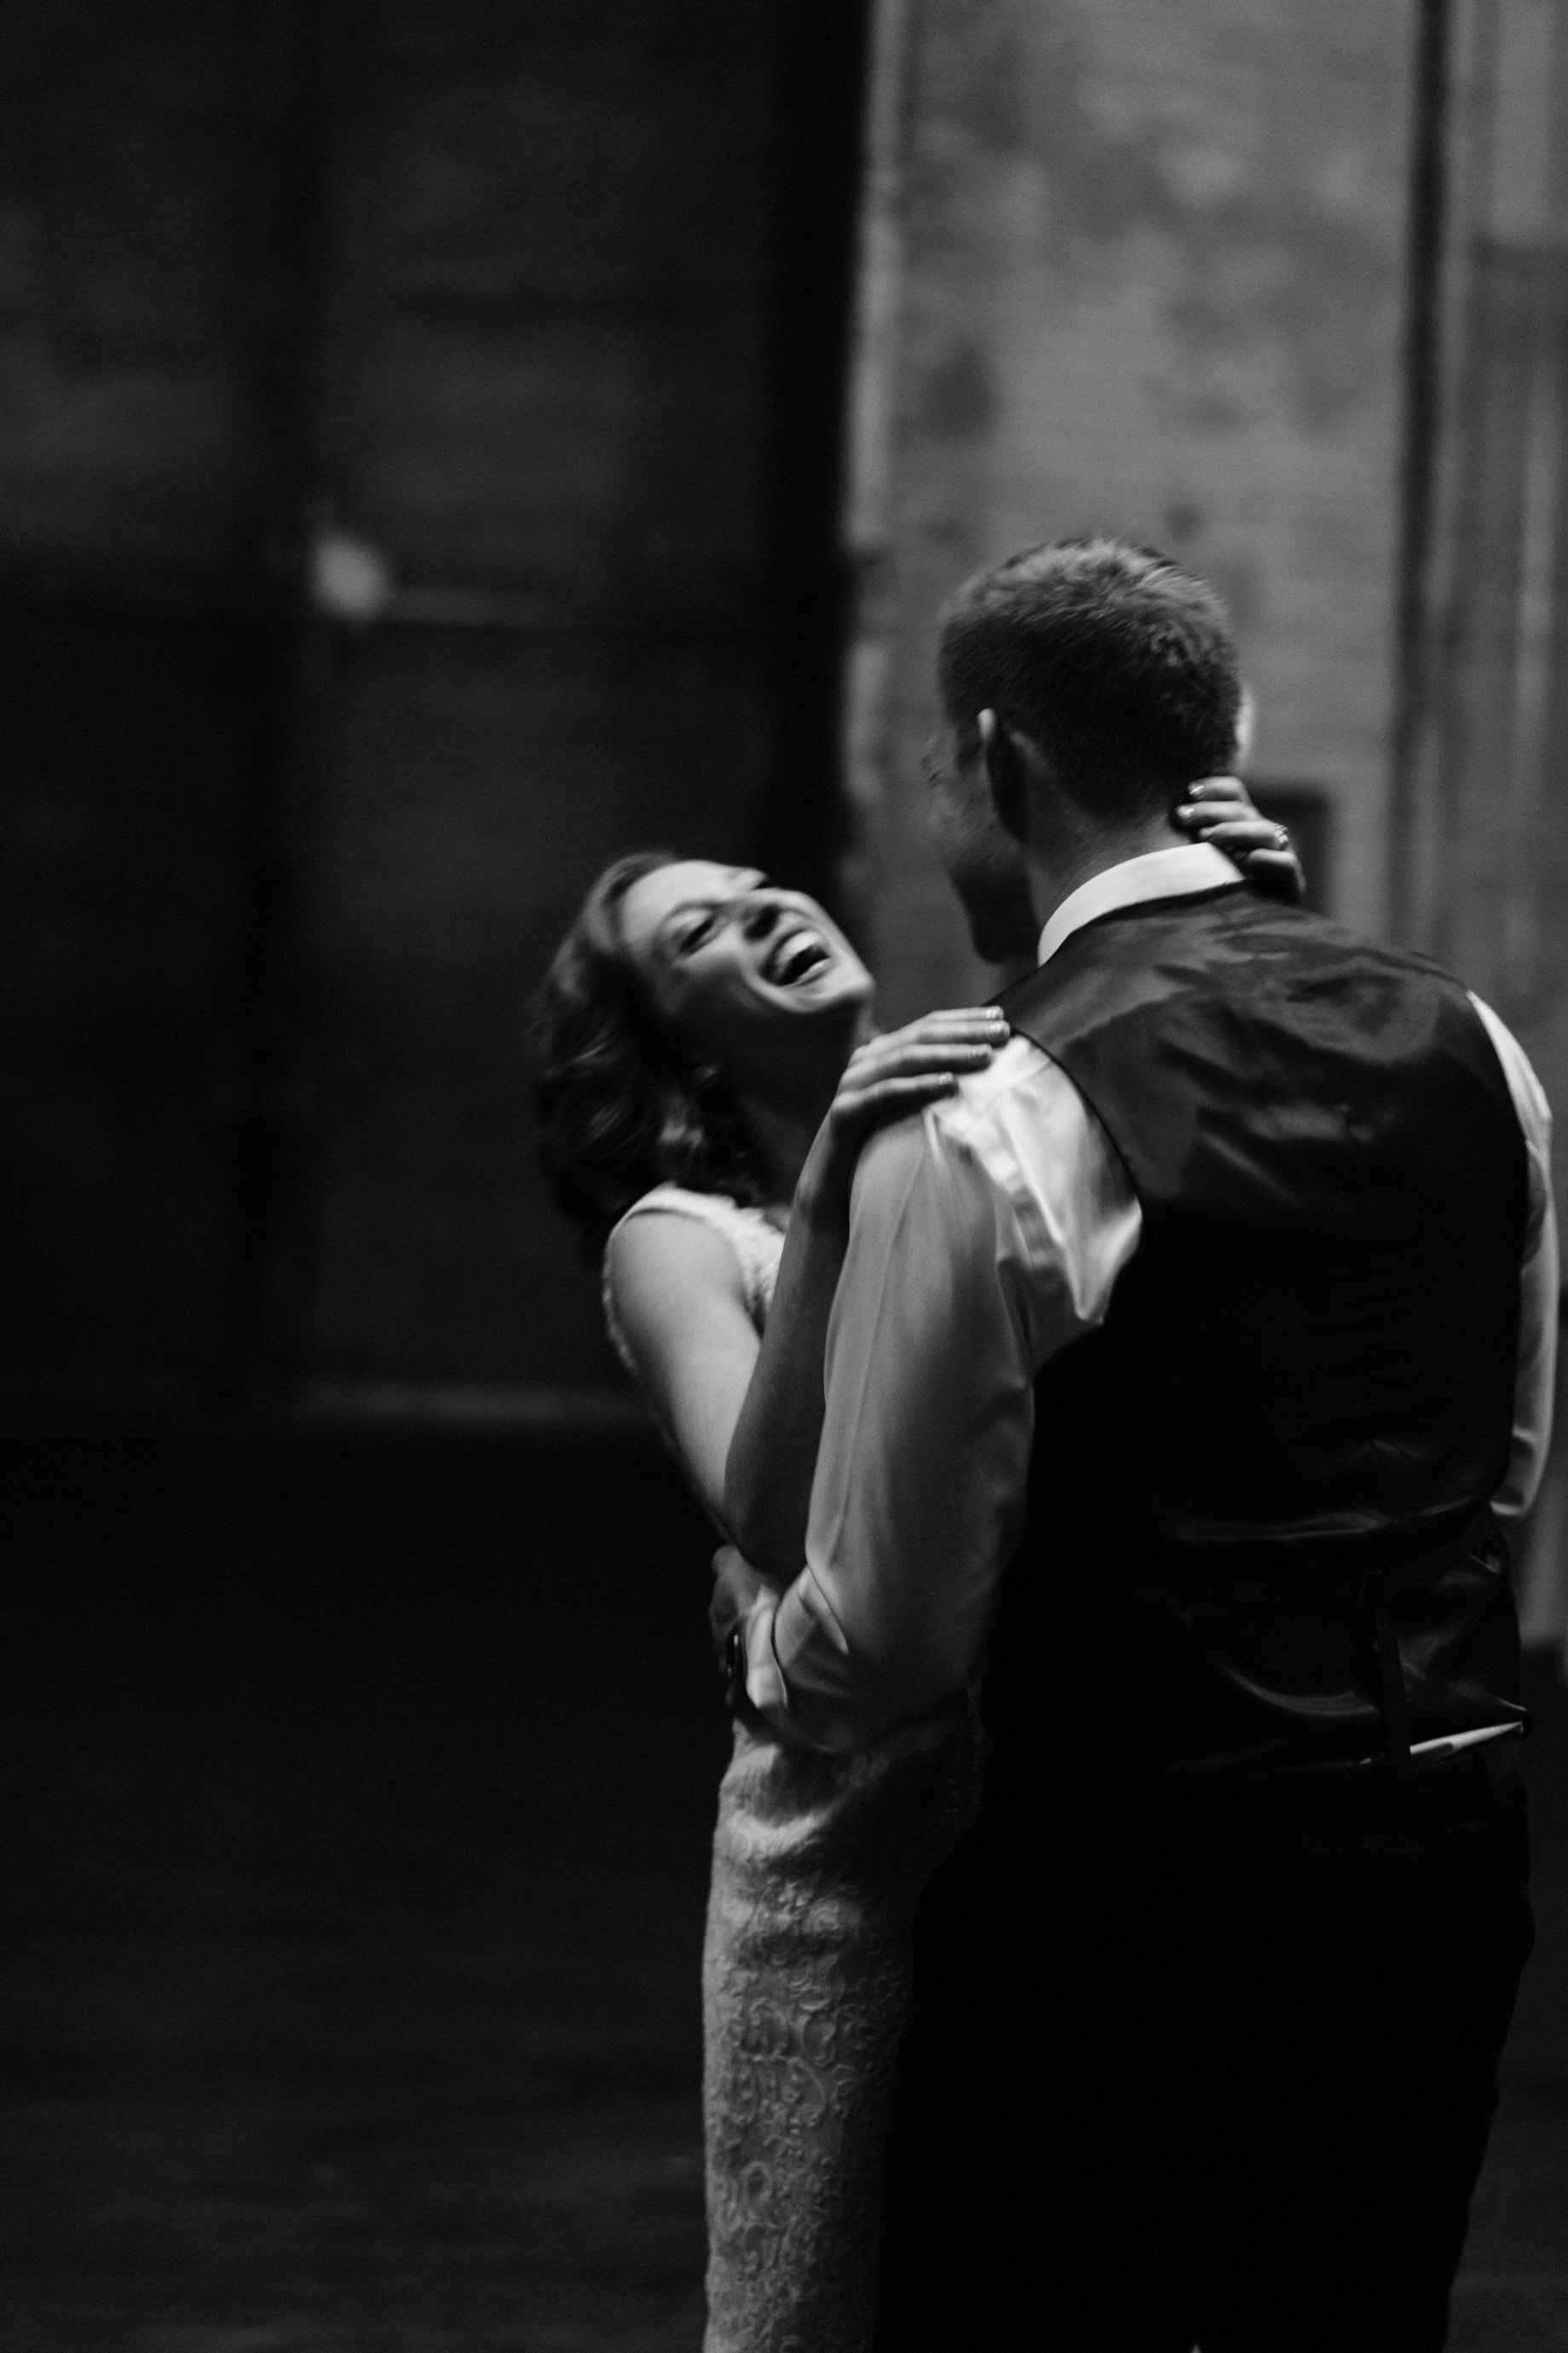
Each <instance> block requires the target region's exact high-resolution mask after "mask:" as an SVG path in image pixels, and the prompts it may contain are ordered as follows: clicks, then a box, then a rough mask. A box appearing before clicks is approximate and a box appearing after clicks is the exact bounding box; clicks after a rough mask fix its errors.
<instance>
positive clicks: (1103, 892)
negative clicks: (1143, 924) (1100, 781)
mask: <svg viewBox="0 0 1568 2353" xmlns="http://www.w3.org/2000/svg"><path fill="white" fill-rule="evenodd" d="M1241 880H1242V878H1241V876H1240V874H1239V873H1238V872H1237V869H1236V868H1235V867H1234V866H1233V865H1232V864H1231V861H1230V860H1229V859H1228V858H1227V857H1226V854H1225V852H1224V850H1223V849H1215V846H1214V844H1213V843H1212V842H1209V841H1184V842H1180V843H1178V844H1177V846H1176V847H1175V848H1174V849H1148V850H1145V851H1144V853H1143V855H1142V858H1124V859H1123V860H1121V864H1120V865H1119V866H1107V867H1106V868H1105V869H1104V870H1103V871H1102V872H1100V873H1099V874H1091V875H1090V876H1089V881H1087V882H1080V883H1079V886H1078V889H1077V890H1076V891H1069V892H1068V895H1067V897H1066V898H1065V899H1064V900H1063V901H1062V902H1061V905H1060V906H1059V907H1058V909H1057V911H1056V913H1055V914H1054V915H1053V916H1052V917H1051V919H1050V921H1049V923H1047V925H1046V928H1045V930H1044V931H1043V932H1042V933H1041V934H1040V947H1039V955H1038V958H1037V961H1038V962H1039V963H1040V964H1048V963H1049V962H1050V960H1051V958H1052V956H1054V955H1055V954H1056V952H1057V950H1058V948H1059V947H1060V946H1061V944H1062V942H1063V941H1064V940H1066V939H1070V938H1071V936H1072V934H1073V933H1074V932H1079V931H1081V930H1082V929H1083V926H1084V925H1085V923H1093V921H1094V919H1095V917H1096V916H1097V915H1108V914H1110V911H1111V909H1112V908H1113V907H1137V906H1141V905H1142V902H1143V901H1144V900H1145V899H1184V898H1187V897H1189V896H1190V895H1191V894H1192V893H1193V892H1198V891H1221V890H1224V889H1226V887H1227V886H1235V887H1237V888H1239V886H1240V883H1241Z"/></svg>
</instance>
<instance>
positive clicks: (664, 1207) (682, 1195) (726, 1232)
mask: <svg viewBox="0 0 1568 2353" xmlns="http://www.w3.org/2000/svg"><path fill="white" fill-rule="evenodd" d="M661 1214H662V1215H664V1216H667V1217H676V1218H687V1219H690V1220H692V1222H693V1223H695V1224H697V1225H702V1226H708V1227H710V1228H711V1229H712V1230H713V1231H714V1232H715V1233H720V1234H722V1235H723V1236H724V1237H725V1239H726V1240H734V1239H735V1238H737V1237H739V1236H741V1235H744V1236H745V1237H746V1239H747V1240H748V1241H750V1240H755V1239H757V1238H758V1237H759V1236H760V1237H766V1236H769V1235H773V1236H774V1237H775V1238H776V1233H777V1229H776V1228H774V1227H773V1226H772V1225H770V1224H769V1222H768V1220H767V1219H766V1218H765V1217H764V1216H763V1213H762V1211H761V1209H756V1208H752V1207H751V1205H750V1204H749V1203H748V1202H744V1201H735V1200H731V1198H730V1196H729V1194H728V1193H697V1192H692V1191H691V1190H689V1188H688V1187H686V1186H684V1185H656V1186H654V1187H653V1189H652V1190H651V1192H647V1193H644V1194H643V1195H642V1196H641V1198H639V1199H637V1200H636V1201H634V1202H633V1203H632V1206H631V1208H629V1209H628V1210H627V1211H626V1215H625V1216H624V1217H623V1218H621V1219H619V1220H618V1222H617V1223H616V1227H615V1229H614V1231H613V1232H612V1234H611V1236H610V1240H611V1241H612V1242H613V1241H614V1240H615V1238H616V1234H619V1233H622V1232H624V1231H625V1230H626V1228H627V1227H629V1226H630V1224H631V1223H632V1221H633V1219H637V1218H645V1217H648V1216H658V1215H661Z"/></svg>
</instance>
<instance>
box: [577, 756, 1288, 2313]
mask: <svg viewBox="0 0 1568 2353" xmlns="http://www.w3.org/2000/svg"><path fill="white" fill-rule="evenodd" d="M1177 815H1178V817H1179V818H1181V819H1182V821H1183V822H1184V825H1185V827H1186V829H1187V830H1188V831H1189V832H1191V833H1192V834H1193V835H1194V838H1198V839H1209V840H1211V841H1214V842H1215V843H1216V844H1217V845H1218V847H1220V848H1221V849H1226V850H1227V851H1229V852H1230V853H1231V854H1232V855H1233V856H1234V857H1236V858H1237V861H1238V862H1239V863H1241V864H1242V865H1243V866H1244V870H1245V871H1247V872H1248V873H1249V876H1250V878H1251V879H1252V880H1253V881H1255V882H1256V883H1257V884H1258V886H1259V887H1264V888H1272V889H1274V890H1275V891H1276V892H1279V891H1283V892H1286V893H1288V894H1289V895H1292V896H1293V895H1296V893H1297V892H1298V891H1299V889H1300V868H1299V867H1298V865H1297V864H1296V861H1295V859H1294V857H1293V855H1292V854H1291V853H1290V852H1289V849H1282V848H1281V847H1280V843H1281V840H1282V837H1281V835H1280V832H1279V828H1278V827H1276V826H1273V825H1271V824H1269V823H1268V822H1267V821H1266V820H1265V819H1263V818H1259V817H1258V813H1257V811H1256V809H1255V808H1254V807H1253V806H1252V804H1251V802H1250V801H1249V799H1248V798H1247V793H1246V790H1245V788H1244V787H1243V786H1242V785H1241V784H1240V783H1239V782H1238V781H1237V779H1235V778H1233V777H1209V778H1206V779H1205V780H1203V782H1201V783H1199V784H1196V785H1194V786H1191V787H1190V788H1189V791H1188V797H1187V802H1186V804H1185V805H1184V808H1183V809H1182V810H1179V811H1178V812H1177ZM998 886H999V887H998V893H997V906H998V928H997V936H996V938H995V940H994V942H993V941H988V942H987V943H986V945H987V947H988V948H991V949H993V950H994V954H995V955H996V956H997V958H998V960H999V961H1000V960H1005V959H1010V958H1014V957H1018V958H1024V957H1027V956H1029V955H1032V954H1033V952H1034V946H1035V938H1034V932H1035V926H1034V923H1033V918H1032V915H1031V913H1030V912H1029V909H1028V905H1027V900H1026V892H1025V891H1024V887H1023V882H1022V878H1021V875H1020V874H1016V873H1010V872H1001V873H999V877H998ZM871 996H872V983H871V977H870V975H869V973H868V971H867V969H866V967H865V965H863V964H862V963H861V961H860V959H859V958H858V956H857V955H856V954H855V952H854V950H853V948H852V947H851V946H850V944H849V943H848V941H847V939H846V938H845V937H844V935H843V934H842V933H841V932H840V931H839V930H838V929H837V926H836V925H835V924H834V923H832V922H831V921H830V919H829V918H828V916H827V915H826V914H825V913H824V912H823V910H822V909H821V908H820V907H819V906H817V905H816V902H814V901H813V900H811V899H808V898H805V897H804V896H803V895H801V894H800V893H799V892H793V891H789V890H784V889H781V888H779V887H778V886H776V885H774V884H773V883H771V882H770V881H767V880H766V878H765V877H764V876H763V875H761V874H759V873H756V872H754V871H752V870H750V869H748V868H738V867H732V866H727V865H722V864H718V863H714V862H712V861H710V860H703V859H679V858H672V857H668V856H666V855H664V854H662V853H659V852H651V851H650V852H642V853H639V854H637V855H634V856H631V857H627V858H623V859H620V860H617V861H616V863H615V864H614V865H612V866H611V867H609V868H608V869H607V870H606V871H605V873H603V874H602V875H601V876H600V877H599V879H598V881H596V882H595V885H594V887H593V889H592V890H591V891H590V892H589V893H588V896H587V899H586V901H585V902H584V907H583V909H582V912H581V913H580V914H579V916H578V918H577V920H576V922H575V923H574V925H573V927H572V929H571V931H570V932H569V934H567V936H566V939H565V940H564V941H563V944H562V946H561V948H560V950H559V952H558V953H557V955H556V957H555V959H554V962H553V964H552V967H551V970H550V973H549V976H548V977H547V979H546V981H545V984H544V987H543V990H542V997H541V1018H540V1039H539V1042H540V1070H539V1078H538V1083H537V1091H536V1092H537V1103H538V1110H539V1119H540V1131H541V1146H542V1156H543V1161H544V1166H545V1170H546V1173H547V1176H548V1178H549V1181H550V1186H551V1190H552V1195H553V1198H554V1199H555V1202H556V1204H557V1206H558V1207H559V1208H561V1209H562V1210H563V1212H564V1214H565V1215H566V1216H567V1217H568V1218H569V1219H572V1220H573V1221H574V1223H575V1224H576V1226H577V1229H578V1232H579V1236H580V1240H581V1244H582V1247H583V1250H584V1253H585V1255H587V1256H588V1257H589V1258H590V1259H591V1260H595V1261H601V1262H602V1265H603V1270H604V1302H605V1317H606V1320H607V1323H608V1325H609V1330H610V1334H611V1337H612V1339H613V1340H614V1342H615V1345H616V1349H617V1351H618V1352H619V1354H620V1356H621V1357H622V1359H623V1360H624V1362H625V1363H626V1366H627V1368H628V1370H629V1371H630V1373H631V1374H632V1377H633V1378H634V1379H635V1380H636V1382H637V1386H638V1388H640V1390H641V1392H642V1394H643V1396H644V1398H646V1400H647V1404H648V1406H649V1408H650V1409H651V1411H652V1413H653V1416H654V1418H655V1419H656V1420H657V1422H658V1426H659V1429H660V1430H661V1431H662V1433H663V1435H664V1439H665V1441H666V1443H667V1444H668V1447H669V1449H670V1451H671V1452H672V1453H673V1454H674V1456H675V1458H676V1460H677V1461H679V1464H680V1465H681V1468H682V1469H683V1471H684V1472H685V1473H686V1476H687V1478H688V1479H689V1482H690V1483H691V1485H692V1486H693V1488H694V1489H695V1491H696V1493H697V1494H698V1495H699V1497H700V1499H701V1501H702V1503H703V1504H704V1505H705V1506H706V1508H707V1510H708V1513H709V1514H710V1517H711V1519H712V1521H713V1523H714V1525H715V1527H716V1528H717V1529H718V1530H719V1531H720V1533H721V1535H722V1536H723V1537H724V1539H725V1540H726V1543H727V1546H732V1547H734V1548H735V1550H736V1551H738V1552H739V1553H740V1554H741V1555H742V1556H744V1559H745V1561H746V1562H748V1563H749V1564H750V1565H751V1568H752V1571H753V1572H754V1573H755V1575H756V1576H757V1577H761V1578H763V1579H765V1580H768V1581H771V1582H773V1583H775V1584H778V1585H780V1586H783V1585H784V1584H787V1583H788V1581H789V1580H790V1579H791V1578H792V1577H794V1576H795V1574H796V1572H797V1571H798V1569H799V1568H800V1567H801V1565H802V1562H803V1560H804V1558H805V1526H806V1516H807V1507H808V1504H809V1500H810V1494H811V1482H812V1472H813V1469H814V1466H815V1463H816V1450H817V1441H818V1439H819V1437H820V1434H821V1424H822V1410H823V1377H822V1375H823V1354H824V1347H825V1344H826V1334H827V1321H828V1315H829V1312H830V1310H831V1307H832V1303H833V1294H834V1289H835V1285H836V1283H837V1278H838V1272H839V1269H840V1266H841V1264H842V1261H843V1256H844V1250H845V1244H846V1241H847V1234H848V1220H849V1192H850V1185H851V1181H852V1178H853V1176H854V1169H855V1163H856V1160H857V1158H858V1155H859V1152H860V1149H861V1147H862V1145H864V1144H865V1142H866V1140H867V1138H868V1136H869V1135H870V1134H872V1133H873V1132H874V1131H875V1130H876V1129H877V1128H878V1127H879V1126H881V1125H883V1124H886V1123H888V1122H889V1121H891V1120H896V1119H902V1118H905V1117H908V1116H910V1115H911V1114H913V1113H920V1112H922V1111H924V1110H926V1109H927V1108H928V1107H929V1106H931V1105H932V1104H934V1103H939V1102H940V1101H941V1100H942V1098H943V1097H944V1096H946V1095H949V1094H952V1093H953V1092H955V1091H956V1089H957V1088H958V1086H959V1084H960V1082H961V1081H962V1080H963V1077H964V1076H965V1075H966V1074H969V1073H973V1072H974V1071H979V1070H982V1069H984V1066H985V1065H986V1063H987V1062H988V1061H989V1060H990V1059H991V1056H992V1054H993V1053H994V1051H995V1050H997V1049H998V1048H999V1047H1000V1046H1002V1045H1003V1044H1004V1043H1005V1040H1006V1038H1007V1034H1008V1032H1007V1025H1006V1022H1005V1018H1003V1016H1002V1014H1001V1013H1000V1012H999V1011H998V1010H997V1009H996V1008H994V1007H989V1006H981V1007H971V1008H963V1009H961V1010H959V1011H955V1012H947V1013H935V1014H931V1015H928V1016H927V1017H926V1018H924V1019H923V1020H920V1021H916V1022H912V1023H910V1025H909V1026H908V1027H907V1028H905V1029H899V1030H895V1031H893V1032H892V1033H891V1034H890V1035H887V1036H879V1035H877V1034H876V1032H875V1031H874V1030H873V1029H872V1026H871ZM718 1631H721V1632H722V1631H724V1630H723V1629H718ZM738 1653H739V1637H738V1634H737V1633H735V1632H733V1631H731V1639H730V1641H729V1644H728V1670H729V1699H730V1704H731V1711H732V1713H733V1715H734V1717H735V1726H734V1746H733V1751H732V1755H731V1763H730V1766H729V1769H728V1771H727V1772H726V1774H725V1776H724V1779H723V1782H722V1785H721V1790H720V1795H719V1818H718V1825H717V1830H716V1832H715V1836H714V1845H713V1875H712V1884H711V1893H710V1901H709V1909H708V1924H707V1932H706V1936H705V1940H704V1949H703V2032H704V2073H703V2112H704V2121H705V2128H706V2141H707V2161H706V2181H707V2202H708V2231H709V2261H708V2280H707V2287H708V2331H707V2335H706V2337H705V2340H704V2344H705V2353H866V2348H868V2346H869V2343H870V2337H871V2322H872V2295H873V2284H874V2280H875V2276H876V2232H877V2211H878V2188H879V2174H880V2156H881V2142H882V2135H883V2130H884V2126H885V2119H886V2111H887V2095H888V2091H889V2085H890V2082H891V2074H892V2065H893V2060H894V2055H895V2052H896V2048H897V2042H898V2036H899V2030H900V2022H901V2019H902V2015H903V2008H904V2001H905V1995H906V1983H907V1976H906V1972H907V1944H908V1930H909V1925H910V1915H911V1913H912V1911H913V1907H914V1904H915V1900H916V1898H917V1897H918V1895H919V1894H920V1892H921V1888H922V1886H923V1885H924V1883H925V1882H926V1880H927V1878H928V1877H929V1876H930V1874H931V1872H932V1871H933V1870H934V1869H935V1867H936V1864H937V1863H938V1862H940V1861H941V1860H942V1856H943V1855H944V1854H945V1853H946V1852H947V1851H948V1849H949V1847H950V1846H951V1845H952V1841H954V1840H955V1839H956V1838H957V1836H958V1835H959V1833H960V1832H961V1831H962V1830H963V1827H964V1826H965V1824H966V1822H967V1820H969V1818H970V1815H971V1812H972V1810H973V1804H974V1801H975V1798H976V1796H977V1793H978V1776H979V1769H980V1740H979V1734H978V1725H977V1721H976V1718H975V1715H974V1711H973V1704H969V1705H963V1704H959V1705H956V1706H955V1707H954V1708H953V1709H952V1710H950V1711H944V1712H942V1714H940V1715H935V1716H933V1717H931V1718H929V1719H926V1720H922V1721H921V1722H919V1723H915V1724H911V1725H904V1726H901V1727H900V1729H898V1730H897V1731H896V1732H894V1733H892V1734H889V1735H888V1736H885V1737H884V1738H883V1739H882V1740H881V1741H880V1742H879V1744H878V1745H877V1746H875V1747H874V1748H872V1749H870V1750H868V1751H866V1752H864V1753H862V1754H858V1755H855V1756H846V1757H838V1756H833V1757H829V1756H825V1755H822V1754H820V1753H819V1752H817V1751H815V1750H812V1749H809V1748H806V1747H805V1746H797V1745H794V1744H792V1743H790V1742H788V1741H787V1740H785V1739H781V1738H780V1736H778V1735H777V1734H776V1733H775V1732H774V1731H773V1730H772V1729H771V1728H770V1726H768V1725H765V1724H763V1721H762V1719H761V1718H760V1717H759V1716H758V1715H757V1713H756V1710H755V1708H754V1706H753V1705H752V1703H751V1701H749V1700H748V1698H747V1687H748V1680H749V1682H750V1688H751V1691H752V1696H753V1698H754V1697H755V1695H756V1694H757V1692H758V1690H759V1688H760V1687H761V1685H760V1683H759V1678H761V1679H762V1680H763V1683H765V1680H766V1676H767V1672H768V1662H767V1661H766V1659H759V1660H756V1661H748V1660H746V1659H745V1658H744V1657H743V1656H741V1655H739V1654H738Z"/></svg>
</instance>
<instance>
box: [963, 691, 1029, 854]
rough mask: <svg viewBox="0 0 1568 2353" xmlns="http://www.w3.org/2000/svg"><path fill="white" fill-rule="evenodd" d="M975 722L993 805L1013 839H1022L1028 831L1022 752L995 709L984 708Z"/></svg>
mask: <svg viewBox="0 0 1568 2353" xmlns="http://www.w3.org/2000/svg"><path fill="white" fill-rule="evenodd" d="M975 725H976V727H977V728H978V729H979V732H980V757H981V759H982V761H983V762H984V768H985V781H986V783H987V785H988V786H990V788H991V806H992V807H993V808H994V810H995V812H996V815H997V818H998V819H999V821H1000V823H1001V824H1002V826H1003V827H1004V828H1005V830H1006V831H1007V832H1008V833H1010V834H1011V835H1012V837H1013V839H1014V840H1015V841H1023V840H1024V839H1026V836H1027V833H1028V818H1027V814H1026V796H1025V784H1024V759H1023V754H1022V753H1021V752H1020V751H1019V749H1018V746H1017V744H1016V743H1015V742H1014V740H1013V737H1012V736H1011V734H1010V733H1008V731H1007V729H1006V728H1005V726H1004V725H1003V723H1002V722H1001V720H1000V719H998V718H997V716H996V713H995V712H994V711H983V712H981V714H980V716H979V718H978V719H977V720H976V722H975Z"/></svg>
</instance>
